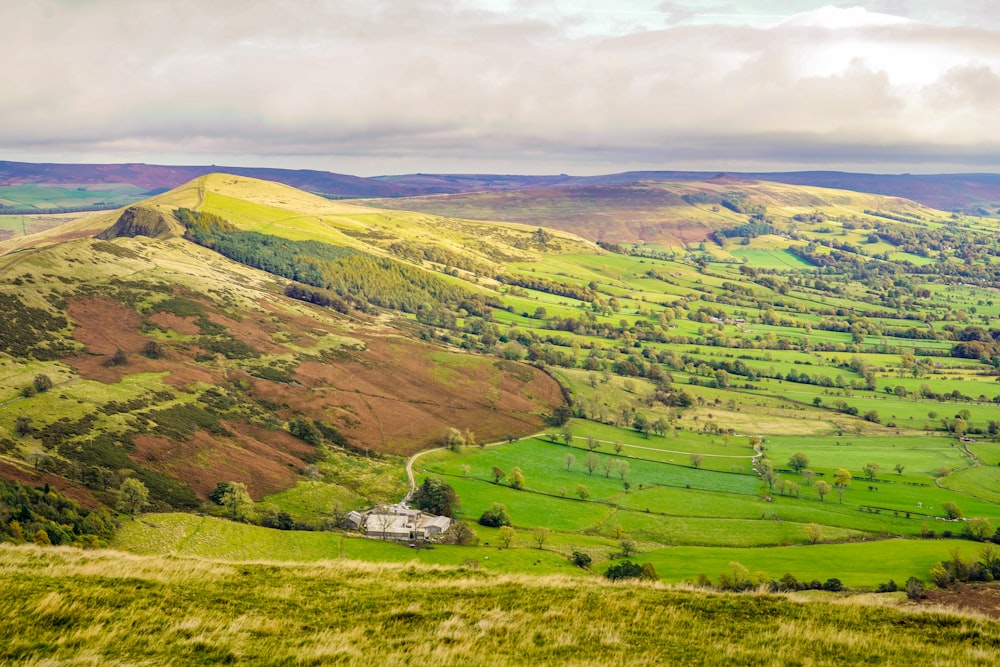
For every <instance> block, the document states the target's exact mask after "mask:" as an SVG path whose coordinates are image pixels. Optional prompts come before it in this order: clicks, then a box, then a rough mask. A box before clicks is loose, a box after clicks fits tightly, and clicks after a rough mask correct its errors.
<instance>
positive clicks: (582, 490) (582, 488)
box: [576, 484, 590, 500]
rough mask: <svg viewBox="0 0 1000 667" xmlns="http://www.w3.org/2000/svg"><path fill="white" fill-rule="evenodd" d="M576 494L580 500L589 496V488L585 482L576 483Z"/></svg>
mask: <svg viewBox="0 0 1000 667" xmlns="http://www.w3.org/2000/svg"><path fill="white" fill-rule="evenodd" d="M576 495H578V496H579V497H580V500H586V499H587V498H589V497H590V489H588V488H587V486H586V485H585V484H577V485H576Z"/></svg>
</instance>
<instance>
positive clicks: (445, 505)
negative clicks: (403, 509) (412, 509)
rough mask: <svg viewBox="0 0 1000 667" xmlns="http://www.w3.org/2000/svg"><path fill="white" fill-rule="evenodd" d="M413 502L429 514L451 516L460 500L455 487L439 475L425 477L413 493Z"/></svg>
mask: <svg viewBox="0 0 1000 667" xmlns="http://www.w3.org/2000/svg"><path fill="white" fill-rule="evenodd" d="M413 504H414V505H416V506H417V507H419V508H420V509H422V510H424V511H425V512H429V513H430V514H437V515H438V516H447V517H453V516H455V512H457V511H458V509H459V507H461V505H462V501H461V500H460V499H459V497H458V494H457V493H455V489H453V488H452V487H451V485H450V484H448V483H447V482H445V481H444V480H443V479H441V478H440V477H425V478H424V483H423V484H421V485H420V486H418V487H417V490H416V492H414V494H413Z"/></svg>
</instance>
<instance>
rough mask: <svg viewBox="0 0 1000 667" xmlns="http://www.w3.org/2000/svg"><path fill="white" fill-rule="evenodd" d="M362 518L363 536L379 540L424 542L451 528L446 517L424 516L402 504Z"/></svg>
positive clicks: (379, 509)
mask: <svg viewBox="0 0 1000 667" xmlns="http://www.w3.org/2000/svg"><path fill="white" fill-rule="evenodd" d="M359 516H360V515H359ZM363 518H364V521H363V525H364V529H365V535H366V536H367V537H372V538H375V539H379V540H426V539H428V538H429V537H432V536H439V535H443V534H444V533H446V532H447V531H448V529H449V528H450V527H451V519H449V518H448V517H446V516H434V515H433V514H425V513H423V512H421V511H420V510H418V509H412V508H410V507H407V506H406V505H405V504H403V503H399V504H398V505H389V506H388V507H376V508H375V509H372V510H370V511H369V512H368V513H367V515H366V516H364V517H363Z"/></svg>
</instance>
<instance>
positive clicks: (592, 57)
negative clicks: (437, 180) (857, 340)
mask: <svg viewBox="0 0 1000 667" xmlns="http://www.w3.org/2000/svg"><path fill="white" fill-rule="evenodd" d="M0 25H4V26H6V27H7V28H6V30H4V38H3V39H2V40H0V62H2V63H3V64H4V68H3V75H2V77H0V159H4V160H22V161H30V162H145V163H151V164H153V163H155V164H218V165H229V166H269V167H285V168H304V169H322V170H328V171H334V172H341V173H349V174H356V175H361V176H370V175H379V174H401V173H414V172H438V173H440V172H452V173H520V174H546V173H569V174H577V175H587V174H598V173H611V172H620V171H627V170H636V169H691V170H709V171H782V170H804V169H834V170H847V171H866V172H878V173H902V172H911V173H943V172H962V171H968V172H1000V122H998V121H1000V3H997V2H995V0H969V1H963V0H952V1H951V2H947V3H946V2H942V1H940V0H880V1H875V0H872V1H868V2H860V3H843V4H840V3H830V2H813V1H812V0H745V1H739V2H732V1H727V0H706V1H695V0H284V1H282V2H274V1H271V0H210V1H206V0H142V1H141V2H140V1H137V0H31V1H30V2H22V1H20V0H0Z"/></svg>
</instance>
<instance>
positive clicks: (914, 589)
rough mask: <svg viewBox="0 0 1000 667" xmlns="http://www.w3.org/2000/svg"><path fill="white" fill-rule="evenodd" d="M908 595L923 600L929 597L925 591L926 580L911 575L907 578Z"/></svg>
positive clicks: (910, 597)
mask: <svg viewBox="0 0 1000 667" xmlns="http://www.w3.org/2000/svg"><path fill="white" fill-rule="evenodd" d="M906 597H907V598H909V599H910V600H922V599H924V598H925V597H927V594H926V593H924V582H922V581H920V580H919V579H917V578H916V577H910V578H909V579H907V580H906Z"/></svg>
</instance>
